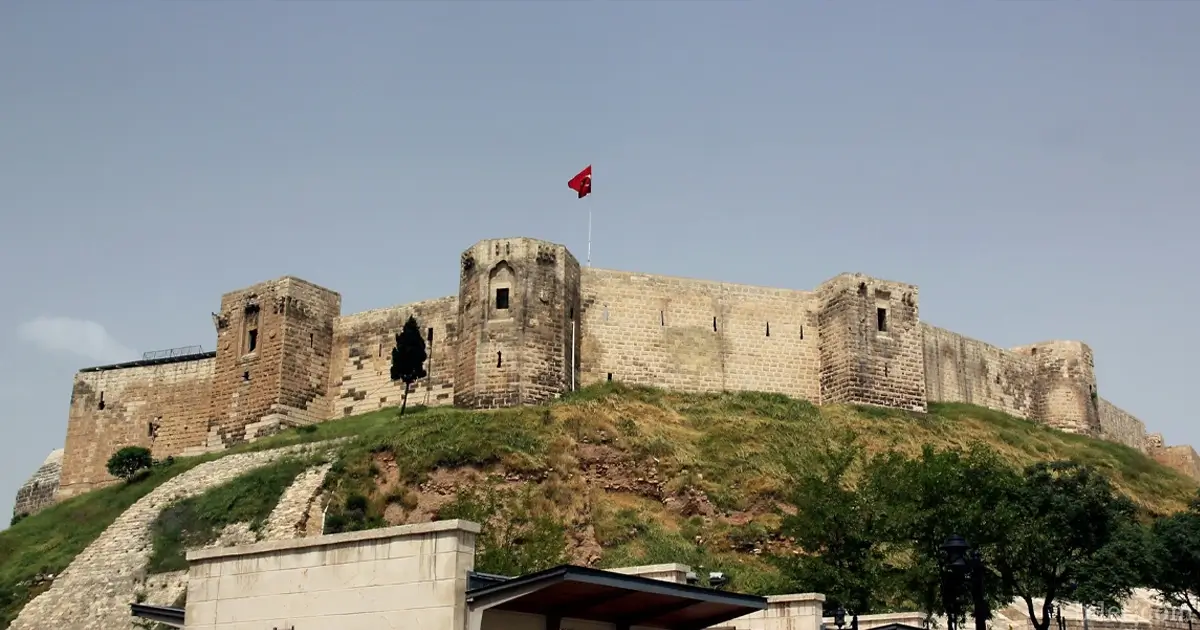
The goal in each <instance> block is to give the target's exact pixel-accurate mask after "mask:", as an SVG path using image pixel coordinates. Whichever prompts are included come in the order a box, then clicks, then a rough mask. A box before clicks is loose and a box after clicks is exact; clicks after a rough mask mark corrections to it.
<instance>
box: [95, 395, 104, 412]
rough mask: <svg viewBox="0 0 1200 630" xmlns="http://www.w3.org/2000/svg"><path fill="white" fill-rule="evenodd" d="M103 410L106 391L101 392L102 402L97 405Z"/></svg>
mask: <svg viewBox="0 0 1200 630" xmlns="http://www.w3.org/2000/svg"><path fill="white" fill-rule="evenodd" d="M96 406H97V407H99V408H100V409H101V410H103V409H104V392H100V404H98V405H96Z"/></svg>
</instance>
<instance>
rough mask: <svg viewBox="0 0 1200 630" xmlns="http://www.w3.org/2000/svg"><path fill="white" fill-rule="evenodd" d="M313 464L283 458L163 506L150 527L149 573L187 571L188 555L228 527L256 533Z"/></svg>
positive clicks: (147, 567)
mask: <svg viewBox="0 0 1200 630" xmlns="http://www.w3.org/2000/svg"><path fill="white" fill-rule="evenodd" d="M315 463H316V462H315V461H313V460H311V459H307V458H305V459H301V458H283V459H280V460H278V461H276V462H272V463H271V464H268V465H266V466H263V467H261V468H256V469H255V470H252V471H250V472H248V473H246V474H244V475H242V476H240V477H237V478H236V479H233V480H232V481H230V482H228V483H225V484H223V485H220V486H217V487H215V488H211V489H209V490H208V491H207V492H204V493H203V494H200V495H198V496H194V497H190V498H187V499H184V500H182V501H177V502H175V503H173V504H171V505H169V506H167V507H166V509H164V510H163V511H162V512H161V513H159V515H158V518H157V519H155V521H154V523H153V525H151V528H150V531H151V534H150V535H151V540H152V541H153V551H152V552H151V554H150V559H149V561H148V562H147V566H146V570H147V572H148V573H164V572H167V571H182V570H186V569H187V567H188V563H187V559H186V558H185V556H186V554H187V550H188V549H196V548H199V547H203V546H205V545H207V544H208V543H211V542H213V541H215V540H217V537H218V536H219V535H220V533H221V530H222V529H223V528H224V527H225V526H227V525H232V524H234V523H248V524H249V525H250V530H251V531H253V532H258V531H259V530H260V528H261V527H262V526H263V525H264V524H265V523H266V520H267V517H268V516H269V515H270V514H271V510H272V509H274V508H275V505H276V504H278V503H279V498H280V497H281V496H283V492H284V491H285V490H287V488H288V486H289V485H291V484H292V481H294V480H295V479H296V476H297V475H299V474H300V473H301V472H304V470H305V469H307V468H308V467H310V466H312V465H314V464H315Z"/></svg>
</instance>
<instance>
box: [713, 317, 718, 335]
mask: <svg viewBox="0 0 1200 630" xmlns="http://www.w3.org/2000/svg"><path fill="white" fill-rule="evenodd" d="M713 332H717V318H716V317H714V318H713Z"/></svg>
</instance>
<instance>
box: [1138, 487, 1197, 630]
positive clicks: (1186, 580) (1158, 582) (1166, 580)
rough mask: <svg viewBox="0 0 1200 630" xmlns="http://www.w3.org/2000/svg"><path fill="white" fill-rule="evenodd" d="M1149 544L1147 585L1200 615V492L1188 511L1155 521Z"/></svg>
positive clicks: (1170, 601)
mask: <svg viewBox="0 0 1200 630" xmlns="http://www.w3.org/2000/svg"><path fill="white" fill-rule="evenodd" d="M1146 543H1147V545H1146V546H1147V559H1146V565H1145V567H1144V574H1145V576H1146V585H1147V586H1149V587H1150V588H1151V589H1153V590H1155V591H1157V592H1158V594H1159V595H1160V596H1161V597H1162V598H1163V599H1164V600H1165V601H1166V602H1167V603H1169V604H1171V605H1172V606H1187V607H1188V610H1190V611H1191V613H1192V614H1193V615H1200V610H1197V605H1198V604H1200V601H1198V600H1200V493H1198V494H1197V497H1196V498H1195V499H1193V500H1192V503H1191V506H1190V507H1189V508H1188V510H1187V511H1184V512H1177V513H1175V514H1171V515H1168V516H1164V517H1162V518H1159V519H1158V520H1156V521H1155V522H1154V524H1153V525H1152V526H1151V527H1150V533H1149V536H1148V540H1147V541H1146Z"/></svg>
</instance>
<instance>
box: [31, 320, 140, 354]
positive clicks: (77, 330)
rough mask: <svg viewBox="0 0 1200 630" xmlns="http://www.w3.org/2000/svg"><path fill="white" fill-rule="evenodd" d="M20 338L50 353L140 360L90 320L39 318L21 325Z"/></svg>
mask: <svg viewBox="0 0 1200 630" xmlns="http://www.w3.org/2000/svg"><path fill="white" fill-rule="evenodd" d="M17 337H19V338H20V339H21V340H22V341H25V342H28V343H32V344H34V345H36V346H38V347H40V348H41V349H43V350H46V351H49V352H63V353H71V354H77V355H80V356H83V357H86V358H88V359H91V360H92V361H98V362H107V363H116V362H119V361H131V360H133V359H136V358H138V354H137V352H136V351H135V350H133V349H132V348H130V347H128V346H126V345H125V344H123V343H121V342H120V341H118V340H117V339H116V338H114V337H113V336H112V335H110V334H109V333H108V331H107V330H105V329H104V326H102V325H100V324H98V323H96V322H93V321H91V320H87V319H73V318H70V317H46V316H42V317H38V318H36V319H32V320H29V321H27V322H25V323H24V324H21V325H20V326H19V327H18V328H17Z"/></svg>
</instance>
